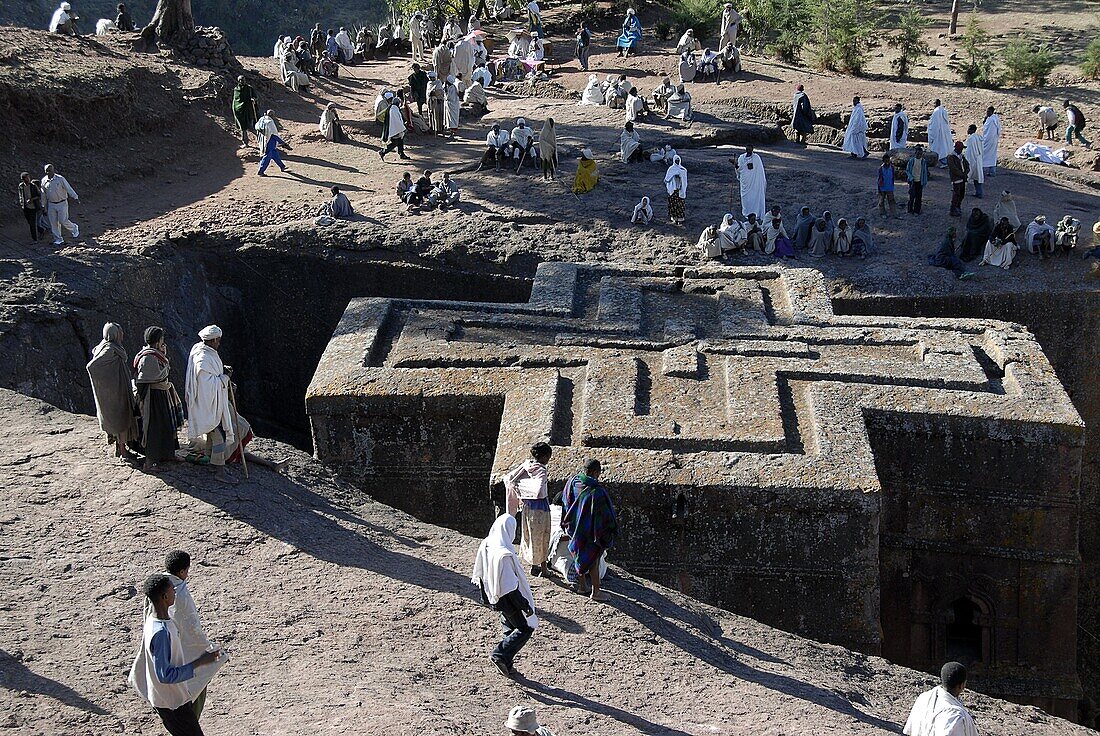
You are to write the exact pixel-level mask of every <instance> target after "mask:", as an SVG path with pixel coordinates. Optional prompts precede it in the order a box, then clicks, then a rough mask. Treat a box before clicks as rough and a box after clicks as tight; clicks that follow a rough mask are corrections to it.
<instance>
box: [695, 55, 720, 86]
mask: <svg viewBox="0 0 1100 736" xmlns="http://www.w3.org/2000/svg"><path fill="white" fill-rule="evenodd" d="M719 59H720V57H719V56H718V52H717V51H713V50H711V49H710V48H705V49H703V57H702V58H701V59H699V74H701V75H702V76H703V78H704V79H706V78H711V79H713V80H714V81H715V82H718V81H720V80H721V71H722V70H721V67H720V66H719V64H718V62H719Z"/></svg>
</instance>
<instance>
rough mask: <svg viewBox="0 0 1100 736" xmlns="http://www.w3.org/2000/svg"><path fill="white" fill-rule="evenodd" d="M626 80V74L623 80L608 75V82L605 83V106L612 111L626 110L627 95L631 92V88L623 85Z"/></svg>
mask: <svg viewBox="0 0 1100 736" xmlns="http://www.w3.org/2000/svg"><path fill="white" fill-rule="evenodd" d="M625 80H626V75H625V74H624V75H623V76H622V78H621V79H617V78H616V77H615V75H614V74H608V75H607V81H606V82H605V83H604V91H603V104H604V105H606V106H607V107H610V108H611V109H612V110H624V109H626V95H627V93H628V92H629V87H625V86H624V85H623V82H624V81H625ZM631 86H633V85H631Z"/></svg>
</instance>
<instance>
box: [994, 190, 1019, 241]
mask: <svg viewBox="0 0 1100 736" xmlns="http://www.w3.org/2000/svg"><path fill="white" fill-rule="evenodd" d="M1004 217H1007V218H1008V222H1009V224H1011V225H1012V230H1013V232H1015V231H1016V230H1019V229H1020V226H1021V223H1020V216H1019V215H1018V214H1016V198H1015V197H1013V196H1012V194H1011V192H1009V191H1008V190H1007V189H1006V190H1004V191H1003V192H1001V198H1000V200H999V201H998V202H997V204H996V205H995V206H994V207H993V221H994V222H1000V221H1001V218H1004Z"/></svg>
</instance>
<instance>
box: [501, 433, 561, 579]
mask: <svg viewBox="0 0 1100 736" xmlns="http://www.w3.org/2000/svg"><path fill="white" fill-rule="evenodd" d="M552 454H553V450H552V449H551V448H550V445H549V444H547V443H545V442H536V443H535V444H534V445H532V446H531V457H529V458H527V460H525V461H524V462H522V463H521V464H520V465H519V466H517V467H516V468H515V469H514V470H512V471H511V472H510V473H508V474H507V475H505V476H504V488H505V490H506V492H507V494H508V495H507V511H508V513H509V514H513V515H514V514H515V513H516V512H517V511H519V512H520V514H521V516H522V519H523V532H522V537H521V542H520V560H521V561H522V562H523V563H524V564H525V565H530V566H531V574H532V575H533V576H535V577H540V576H542V575H543V574H544V573H545V572H546V556H547V554H548V553H549V551H550V499H549V498H548V496H547V493H546V479H547V472H546V464H547V463H548V462H550V456H551V455H552Z"/></svg>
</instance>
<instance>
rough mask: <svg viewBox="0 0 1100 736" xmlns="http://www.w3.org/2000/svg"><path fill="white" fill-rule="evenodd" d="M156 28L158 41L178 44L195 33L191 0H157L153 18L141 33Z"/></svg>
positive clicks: (173, 44)
mask: <svg viewBox="0 0 1100 736" xmlns="http://www.w3.org/2000/svg"><path fill="white" fill-rule="evenodd" d="M150 29H154V30H156V33H157V37H158V38H159V39H160V42H161V43H163V44H167V45H169V46H180V45H182V44H183V43H186V42H187V41H189V40H190V39H191V37H192V36H194V35H195V18H194V17H193V16H192V15H191V0H157V9H156V12H155V13H153V19H152V20H151V21H149V25H147V26H146V27H145V31H143V33H145V32H147V31H149V30H150Z"/></svg>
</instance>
